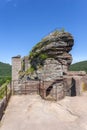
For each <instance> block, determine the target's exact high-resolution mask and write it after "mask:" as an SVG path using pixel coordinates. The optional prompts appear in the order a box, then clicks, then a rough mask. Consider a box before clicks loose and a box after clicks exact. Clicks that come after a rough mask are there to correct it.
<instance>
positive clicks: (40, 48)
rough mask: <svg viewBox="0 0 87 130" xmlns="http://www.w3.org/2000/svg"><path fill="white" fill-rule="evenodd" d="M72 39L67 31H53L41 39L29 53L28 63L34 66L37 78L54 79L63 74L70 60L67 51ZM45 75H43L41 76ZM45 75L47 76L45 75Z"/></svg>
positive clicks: (71, 44) (70, 57) (70, 46)
mask: <svg viewBox="0 0 87 130" xmlns="http://www.w3.org/2000/svg"><path fill="white" fill-rule="evenodd" d="M73 44H74V39H73V37H72V35H71V34H70V33H68V32H58V31H55V32H53V33H51V34H50V35H48V36H47V37H45V38H44V39H42V41H41V42H40V43H38V44H37V45H36V46H35V47H34V48H33V49H32V51H31V53H30V56H29V58H30V64H31V65H32V66H33V67H34V68H35V72H36V74H37V78H39V79H40V78H43V77H45V78H43V79H44V80H45V79H46V80H47V79H49V80H54V79H58V78H59V77H60V76H63V72H66V71H67V70H68V67H69V65H70V64H71V62H72V56H71V54H69V51H70V50H71V49H72V46H73ZM41 75H45V76H41ZM46 75H47V76H46Z"/></svg>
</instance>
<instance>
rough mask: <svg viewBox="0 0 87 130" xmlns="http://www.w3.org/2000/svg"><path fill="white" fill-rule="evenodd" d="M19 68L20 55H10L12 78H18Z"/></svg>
mask: <svg viewBox="0 0 87 130" xmlns="http://www.w3.org/2000/svg"><path fill="white" fill-rule="evenodd" d="M20 70H21V56H15V57H12V80H18V78H19V71H20Z"/></svg>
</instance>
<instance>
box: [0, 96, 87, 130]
mask: <svg viewBox="0 0 87 130" xmlns="http://www.w3.org/2000/svg"><path fill="white" fill-rule="evenodd" d="M0 130H87V96H81V97H65V98H64V99H63V100H61V101H58V102H51V101H45V100H43V99H42V98H41V97H40V96H38V95H22V96H12V97H11V99H10V102H9V104H8V107H7V109H6V111H5V115H4V116H3V119H2V121H1V123H0Z"/></svg>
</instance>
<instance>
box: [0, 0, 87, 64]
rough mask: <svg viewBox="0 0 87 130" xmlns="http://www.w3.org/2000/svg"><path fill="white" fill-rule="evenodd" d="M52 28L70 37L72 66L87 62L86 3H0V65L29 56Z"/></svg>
mask: <svg viewBox="0 0 87 130" xmlns="http://www.w3.org/2000/svg"><path fill="white" fill-rule="evenodd" d="M56 28H57V29H61V28H64V29H65V31H68V32H70V33H71V34H72V35H73V37H74V46H73V49H72V51H71V52H70V53H71V54H72V57H73V63H75V62H79V61H83V60H87V0H0V61H1V62H4V63H10V64H11V57H13V56H16V55H21V56H22V57H23V56H26V55H29V52H30V51H31V49H32V47H33V46H34V45H35V44H36V43H38V42H39V41H40V40H41V39H42V38H43V37H45V36H46V35H48V34H49V33H50V32H52V31H53V30H55V29H56Z"/></svg>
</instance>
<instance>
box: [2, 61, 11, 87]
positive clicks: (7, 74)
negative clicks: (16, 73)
mask: <svg viewBox="0 0 87 130" xmlns="http://www.w3.org/2000/svg"><path fill="white" fill-rule="evenodd" d="M7 80H11V65H10V64H6V63H2V62H0V86H1V85H2V84H3V83H5V82H6V81H7Z"/></svg>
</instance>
